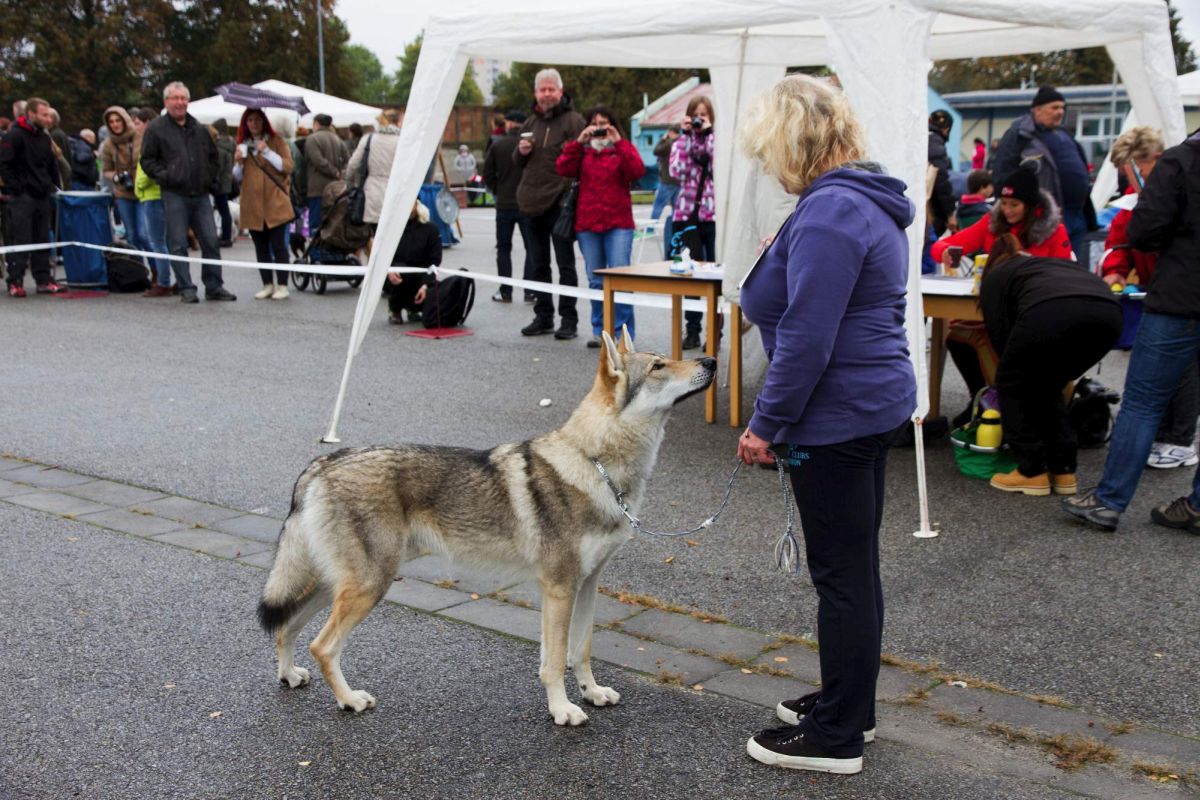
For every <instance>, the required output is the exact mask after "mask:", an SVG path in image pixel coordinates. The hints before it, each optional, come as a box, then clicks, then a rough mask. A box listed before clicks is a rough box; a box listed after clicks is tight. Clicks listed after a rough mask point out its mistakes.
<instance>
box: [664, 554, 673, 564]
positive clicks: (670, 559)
mask: <svg viewBox="0 0 1200 800" xmlns="http://www.w3.org/2000/svg"><path fill="white" fill-rule="evenodd" d="M663 563H664V564H674V563H675V556H667V557H666V558H664V559H663Z"/></svg>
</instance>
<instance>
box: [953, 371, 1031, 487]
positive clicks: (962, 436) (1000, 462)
mask: <svg viewBox="0 0 1200 800" xmlns="http://www.w3.org/2000/svg"><path fill="white" fill-rule="evenodd" d="M998 405H999V396H998V395H997V394H996V390H995V389H994V388H993V387H991V386H985V387H983V388H982V389H980V390H979V391H978V392H977V393H976V395H975V398H974V400H973V402H972V415H971V416H972V419H971V421H970V422H968V423H967V424H966V425H963V426H962V427H961V428H956V429H955V430H953V431H951V433H950V443H951V444H953V445H954V460H955V461H956V462H957V463H958V471H959V472H961V473H962V474H963V475H966V476H967V477H968V478H980V479H982V480H985V481H990V480H991V479H992V476H993V475H995V474H996V473H1003V472H1012V471H1013V470H1014V469H1016V468H1017V460H1016V459H1015V458H1013V457H1012V454H1011V453H1009V451H1008V448H1007V446H1005V445H1003V444H1001V445H1000V446H999V447H980V446H979V445H977V444H975V434H976V433H977V432H978V430H979V425H980V417H981V415H982V414H983V410H984V408H996V407H997V406H998Z"/></svg>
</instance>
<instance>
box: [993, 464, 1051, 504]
mask: <svg viewBox="0 0 1200 800" xmlns="http://www.w3.org/2000/svg"><path fill="white" fill-rule="evenodd" d="M991 484H992V488H993V489H999V490H1000V491H1002V492H1020V493H1021V494H1027V495H1032V496H1034V497H1045V496H1046V495H1048V494H1050V476H1049V475H1047V474H1046V473H1045V472H1043V473H1042V474H1041V475H1035V476H1033V477H1032V478H1027V477H1025V476H1024V475H1022V474H1021V470H1019V469H1014V470H1013V471H1012V472H1003V473H999V472H998V473H996V474H995V475H993V476H992V481H991Z"/></svg>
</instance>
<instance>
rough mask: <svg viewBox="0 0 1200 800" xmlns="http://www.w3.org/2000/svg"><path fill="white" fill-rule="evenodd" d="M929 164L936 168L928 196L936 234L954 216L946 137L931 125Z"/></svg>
mask: <svg viewBox="0 0 1200 800" xmlns="http://www.w3.org/2000/svg"><path fill="white" fill-rule="evenodd" d="M927 157H928V160H929V165H930V166H932V167H936V168H937V177H936V178H934V181H933V194H932V195H931V196H930V198H929V211H930V215H931V216H932V217H933V219H932V220H930V221H931V222H933V225H934V230H936V231H937V233H938V235H941V233H942V231H944V230H946V222H947V221H948V220H949V219H950V217H952V216H954V205H955V200H956V199H957V198H955V196H954V186H953V185H951V183H950V171H951V168H952V166H951V164H950V156H949V154H948V153H947V152H946V137H945V136H943V135H942V132H941V131H939V130H938V129H937V128H935V127H933V125H930V126H929V148H928V155H927Z"/></svg>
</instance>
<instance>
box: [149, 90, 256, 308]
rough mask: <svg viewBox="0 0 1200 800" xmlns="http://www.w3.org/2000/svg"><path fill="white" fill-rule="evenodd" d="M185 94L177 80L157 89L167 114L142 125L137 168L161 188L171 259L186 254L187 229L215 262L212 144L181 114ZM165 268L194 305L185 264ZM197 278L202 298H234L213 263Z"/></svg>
mask: <svg viewBox="0 0 1200 800" xmlns="http://www.w3.org/2000/svg"><path fill="white" fill-rule="evenodd" d="M190 99H191V93H190V92H189V91H188V88H187V87H186V86H184V85H183V84H182V83H180V82H179V81H174V82H173V83H168V84H167V87H166V88H165V89H163V104H164V105H166V107H167V113H166V114H164V115H163V116H161V117H159V118H158V119H156V120H154V121H153V122H151V123H150V124H149V125H147V126H146V132H145V134H144V135H143V137H142V162H141V163H142V170H143V171H144V172H145V173H146V174H147V175H149V176H150V177H151V178H152V179H153V180H154V182H155V183H157V184H158V185H159V186H160V187H161V188H162V201H163V216H165V217H166V222H167V248H168V249H169V250H170V251H171V255H175V256H186V255H187V254H188V238H187V234H188V228H191V229H192V231H194V232H195V234H196V238H197V239H198V240H199V241H200V254H201V255H202V256H203V257H204V258H206V259H212V260H213V261H216V260H217V259H219V258H220V257H221V250H220V248H219V246H218V242H217V227H216V225H215V224H214V223H213V207H212V199H211V198H210V196H209V193H210V192H212V190H213V184H214V183H215V182H216V176H217V168H218V163H219V161H218V156H217V144H216V142H214V141H213V138H212V136H211V135H209V132H208V126H206V125H201V124H200V123H199V122H197V121H196V118H195V117H193V116H192V115H191V114H189V113H187V107H188V100H190ZM171 269H173V270H174V272H175V278H176V280H177V282H178V284H179V296H180V299H182V300H183V302H185V303H196V302H198V301H199V298H197V297H196V285H195V284H194V283H192V270H191V267H190V266H189V265H188V263H187V262H185V261H172V262H171ZM200 279H201V281H202V282H203V283H204V299H205V300H237V297H236V296H235V295H234V294H233V293H232V292H230V291H229V290H228V289H226V288H225V285H224V281H223V280H222V278H221V267H220V265H219V264H210V263H207V262H203V266H202V267H201V269H200Z"/></svg>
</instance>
